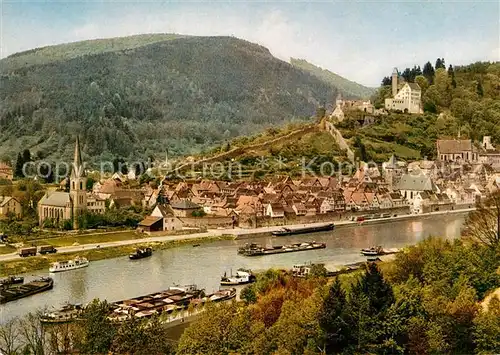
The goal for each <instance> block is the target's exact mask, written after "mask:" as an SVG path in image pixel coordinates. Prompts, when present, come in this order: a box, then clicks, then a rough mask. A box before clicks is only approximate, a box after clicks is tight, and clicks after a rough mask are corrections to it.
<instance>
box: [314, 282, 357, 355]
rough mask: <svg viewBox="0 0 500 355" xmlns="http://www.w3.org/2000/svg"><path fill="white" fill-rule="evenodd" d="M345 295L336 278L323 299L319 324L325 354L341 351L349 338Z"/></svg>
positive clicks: (347, 343) (349, 331)
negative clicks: (322, 335)
mask: <svg viewBox="0 0 500 355" xmlns="http://www.w3.org/2000/svg"><path fill="white" fill-rule="evenodd" d="M346 303H347V302H346V295H345V292H344V290H343V289H342V286H341V284H340V281H339V279H338V278H337V279H336V280H335V282H334V283H333V284H332V286H331V287H330V289H329V291H328V295H327V296H326V298H325V300H324V301H323V307H322V310H321V313H320V315H319V326H320V327H321V330H322V331H323V334H324V344H325V351H326V353H327V354H332V353H341V352H342V351H343V350H344V349H345V348H346V347H347V346H348V345H349V342H350V341H352V339H351V330H350V328H349V324H348V323H347V314H346Z"/></svg>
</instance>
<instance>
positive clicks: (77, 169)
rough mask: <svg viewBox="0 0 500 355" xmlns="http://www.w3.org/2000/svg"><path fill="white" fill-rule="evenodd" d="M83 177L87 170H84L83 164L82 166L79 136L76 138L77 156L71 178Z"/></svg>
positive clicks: (74, 159)
mask: <svg viewBox="0 0 500 355" xmlns="http://www.w3.org/2000/svg"><path fill="white" fill-rule="evenodd" d="M83 176H85V169H84V168H83V164H82V153H81V150H80V139H79V137H78V136H76V143H75V156H74V158H73V167H72V169H71V177H72V178H76V177H83Z"/></svg>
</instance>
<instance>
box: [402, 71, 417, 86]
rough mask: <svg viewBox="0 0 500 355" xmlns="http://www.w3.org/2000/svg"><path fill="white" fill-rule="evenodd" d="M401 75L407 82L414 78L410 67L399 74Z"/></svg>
mask: <svg viewBox="0 0 500 355" xmlns="http://www.w3.org/2000/svg"><path fill="white" fill-rule="evenodd" d="M401 76H402V77H403V78H404V79H405V81H406V82H407V83H409V82H412V81H413V78H414V77H412V72H411V69H410V68H406V69H405V70H404V71H403V73H402V74H401Z"/></svg>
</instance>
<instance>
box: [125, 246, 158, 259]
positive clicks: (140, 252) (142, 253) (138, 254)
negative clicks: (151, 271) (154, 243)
mask: <svg viewBox="0 0 500 355" xmlns="http://www.w3.org/2000/svg"><path fill="white" fill-rule="evenodd" d="M151 255H153V249H152V248H143V249H136V251H135V253H132V254H130V255H129V256H128V257H129V259H130V260H137V259H143V258H147V257H149V256H151Z"/></svg>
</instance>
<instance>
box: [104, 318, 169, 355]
mask: <svg viewBox="0 0 500 355" xmlns="http://www.w3.org/2000/svg"><path fill="white" fill-rule="evenodd" d="M110 350H111V353H113V354H137V355H149V354H151V355H169V354H175V351H174V347H173V346H172V344H171V343H170V342H169V341H168V333H167V331H166V328H165V326H164V325H163V324H161V322H160V320H159V319H158V317H153V318H152V319H148V320H144V321H141V320H139V319H138V318H135V317H131V318H130V319H128V320H126V321H125V322H123V323H122V324H120V327H119V328H118V329H117V331H116V335H115V337H114V338H113V342H112V344H111V349H110Z"/></svg>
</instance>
